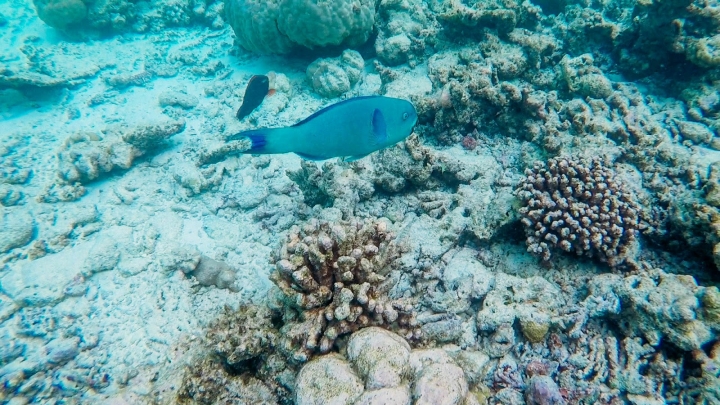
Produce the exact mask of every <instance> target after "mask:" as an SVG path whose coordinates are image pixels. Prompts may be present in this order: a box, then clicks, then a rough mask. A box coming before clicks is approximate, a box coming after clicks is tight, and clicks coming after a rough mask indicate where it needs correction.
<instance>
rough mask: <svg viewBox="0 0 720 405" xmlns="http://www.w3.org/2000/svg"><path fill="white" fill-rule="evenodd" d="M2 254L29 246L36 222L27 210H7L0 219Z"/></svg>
mask: <svg viewBox="0 0 720 405" xmlns="http://www.w3.org/2000/svg"><path fill="white" fill-rule="evenodd" d="M0 229H2V232H0V253H5V252H8V251H10V250H12V249H15V248H19V247H22V246H25V245H27V244H28V243H30V241H31V240H32V238H33V234H34V232H35V221H34V220H33V219H32V217H31V216H30V215H29V214H28V213H27V212H26V211H25V210H15V209H9V208H5V209H4V210H3V213H2V217H1V218H0Z"/></svg>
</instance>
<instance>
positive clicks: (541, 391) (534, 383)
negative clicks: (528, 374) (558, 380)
mask: <svg viewBox="0 0 720 405" xmlns="http://www.w3.org/2000/svg"><path fill="white" fill-rule="evenodd" d="M525 402H526V403H527V405H562V404H565V399H564V398H563V397H562V395H560V388H559V387H558V385H557V384H555V381H553V380H552V378H550V377H548V376H545V375H535V376H533V377H532V378H531V379H530V383H529V384H528V386H527V389H526V390H525Z"/></svg>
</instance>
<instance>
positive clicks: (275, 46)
mask: <svg viewBox="0 0 720 405" xmlns="http://www.w3.org/2000/svg"><path fill="white" fill-rule="evenodd" d="M225 15H226V18H227V21H228V23H229V24H230V26H231V27H232V29H233V31H234V32H235V36H236V38H237V41H238V43H239V44H240V45H241V46H242V47H243V48H245V49H247V50H249V51H251V52H255V53H260V54H284V53H289V52H292V51H293V50H298V49H308V48H309V49H314V48H319V47H325V46H338V45H343V46H358V45H361V44H363V43H364V42H365V41H367V39H368V37H369V36H370V34H371V32H372V28H373V24H374V23H375V2H374V1H371V0H341V1H334V2H332V3H317V2H314V1H308V0H272V1H258V0H226V1H225Z"/></svg>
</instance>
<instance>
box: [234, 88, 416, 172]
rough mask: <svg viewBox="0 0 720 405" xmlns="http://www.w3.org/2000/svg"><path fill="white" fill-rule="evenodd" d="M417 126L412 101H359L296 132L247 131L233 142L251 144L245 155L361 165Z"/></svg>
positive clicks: (326, 112) (328, 110)
mask: <svg viewBox="0 0 720 405" xmlns="http://www.w3.org/2000/svg"><path fill="white" fill-rule="evenodd" d="M416 123H417V112H416V111H415V107H414V106H413V105H412V103H410V102H409V101H407V100H402V99H398V98H391V97H384V96H367V97H355V98H351V99H348V100H345V101H341V102H339V103H336V104H333V105H330V106H328V107H325V108H323V109H322V110H320V111H318V112H316V113H314V114H312V115H311V116H309V117H307V118H305V119H304V120H302V121H300V122H298V123H297V124H295V125H293V126H291V127H284V128H259V129H254V130H250V131H243V132H239V133H237V134H235V135H233V136H231V137H230V138H229V139H241V138H248V139H250V141H251V142H252V148H251V149H249V150H247V151H245V152H244V153H253V154H275V153H289V152H293V153H296V154H298V155H300V156H301V157H302V158H305V159H309V160H325V159H331V158H334V157H344V158H347V159H348V160H356V159H360V158H362V157H364V156H367V155H369V154H370V153H372V152H375V151H378V150H380V149H383V148H386V147H388V146H391V145H394V144H396V143H398V142H400V141H402V140H403V139H405V138H407V137H408V136H409V135H410V134H411V133H412V130H413V127H414V126H415V124H416Z"/></svg>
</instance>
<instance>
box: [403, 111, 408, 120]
mask: <svg viewBox="0 0 720 405" xmlns="http://www.w3.org/2000/svg"><path fill="white" fill-rule="evenodd" d="M408 117H409V115H408V113H406V112H404V113H403V120H406V119H408Z"/></svg>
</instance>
